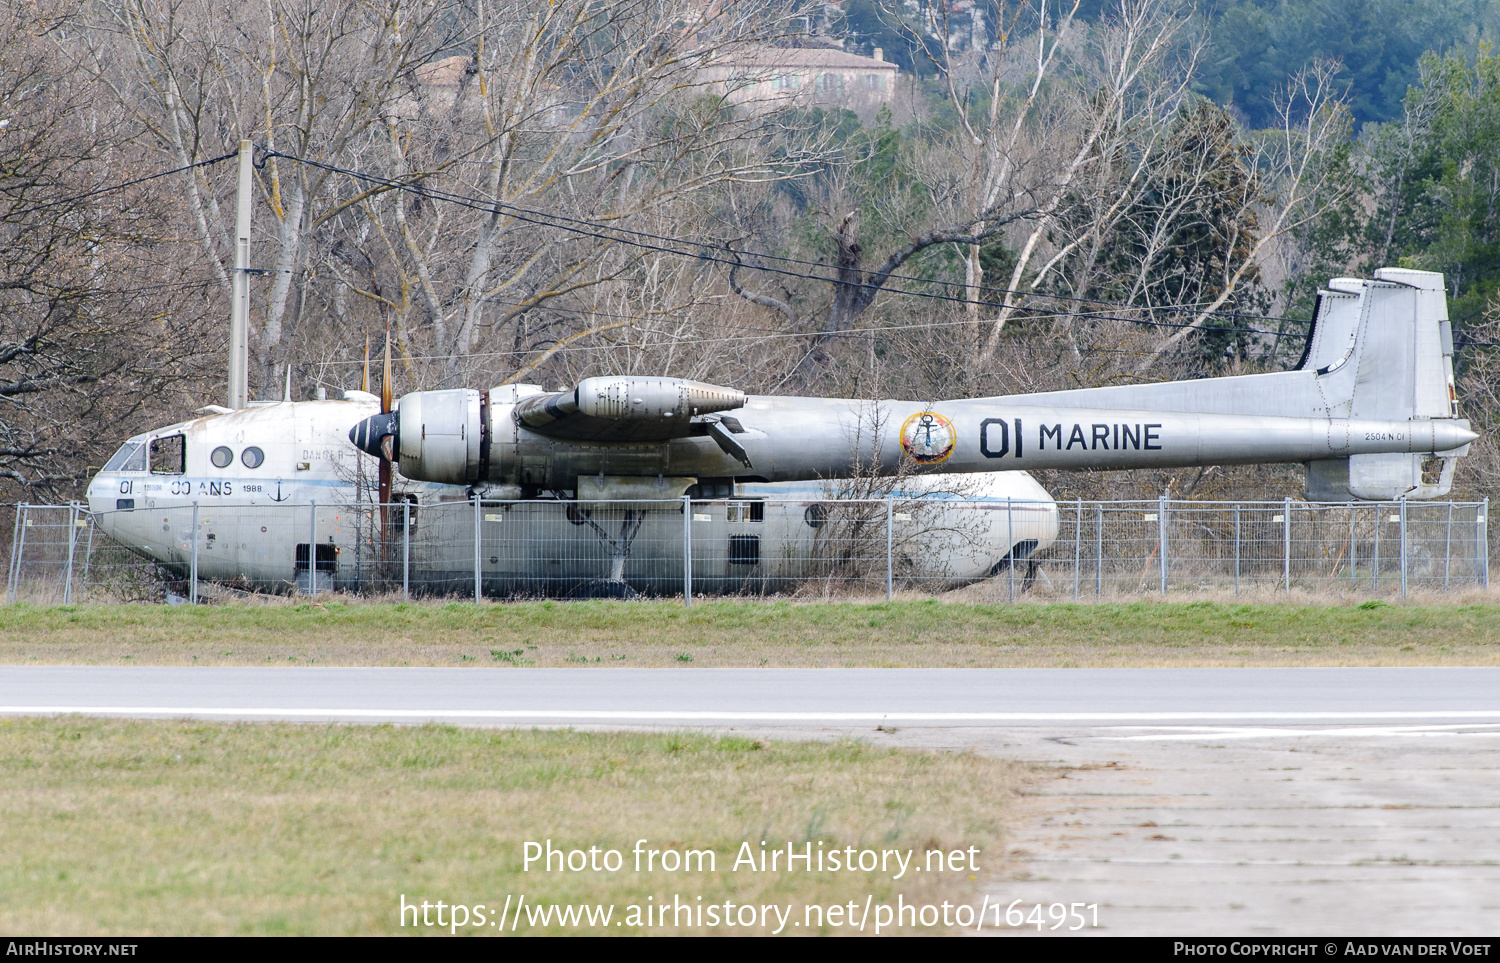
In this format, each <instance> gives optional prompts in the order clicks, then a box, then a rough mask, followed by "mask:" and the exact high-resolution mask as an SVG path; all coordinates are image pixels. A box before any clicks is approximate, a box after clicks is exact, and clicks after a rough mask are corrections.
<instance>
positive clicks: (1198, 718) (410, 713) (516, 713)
mask: <svg viewBox="0 0 1500 963" xmlns="http://www.w3.org/2000/svg"><path fill="white" fill-rule="evenodd" d="M0 715H112V716H174V717H175V716H240V717H267V718H289V717H297V718H301V717H306V716H317V717H320V718H321V717H330V718H345V719H499V720H528V719H579V720H590V721H591V720H624V721H632V720H636V721H661V720H666V721H672V722H733V721H744V722H907V723H915V722H946V723H964V722H974V723H978V722H1146V721H1155V722H1209V721H1220V720H1222V721H1231V720H1253V721H1287V722H1294V721H1300V722H1316V721H1324V720H1326V721H1330V722H1353V721H1357V720H1389V721H1397V720H1419V719H1476V720H1478V719H1494V720H1497V721H1500V709H1451V710H1436V711H1388V712H1382V711H1371V712H1347V711H1345V712H1316V711H1311V712H1308V711H1304V712H1297V711H1286V712H818V711H813V710H809V711H805V712H797V711H792V712H758V711H754V710H743V711H734V710H728V711H725V710H713V711H706V710H684V709H659V710H658V709H568V708H565V709H394V708H393V709H371V708H360V709H355V708H329V707H312V706H282V707H275V708H267V707H264V706H259V707H249V706H239V707H226V706H47V705H34V706H0ZM1205 729H1207V730H1208V731H1217V730H1213V729H1212V728H1211V727H1205ZM1225 731H1231V730H1225ZM1232 731H1235V732H1243V731H1249V730H1242V729H1235V730H1232ZM1327 731H1328V730H1308V732H1310V733H1321V732H1327ZM1364 731H1368V730H1363V729H1361V730H1351V732H1356V733H1359V732H1364ZM1286 732H1291V730H1285V729H1274V730H1273V729H1267V730H1265V734H1280V733H1286ZM1202 735H1203V733H1194V734H1190V735H1186V736H1174V738H1201V737H1202ZM1115 738H1120V739H1150V738H1165V736H1163V737H1157V736H1117V737H1115Z"/></svg>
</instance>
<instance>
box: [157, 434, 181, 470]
mask: <svg viewBox="0 0 1500 963" xmlns="http://www.w3.org/2000/svg"><path fill="white" fill-rule="evenodd" d="M186 442H187V439H186V438H184V437H183V436H182V435H167V436H165V437H163V438H153V439H151V474H153V475H181V474H182V473H183V472H185V471H187V444H186Z"/></svg>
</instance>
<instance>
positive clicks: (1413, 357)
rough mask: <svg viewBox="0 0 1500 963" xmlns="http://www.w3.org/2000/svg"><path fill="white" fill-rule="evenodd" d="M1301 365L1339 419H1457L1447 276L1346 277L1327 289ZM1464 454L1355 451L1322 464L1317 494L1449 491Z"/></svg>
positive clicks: (1310, 484)
mask: <svg viewBox="0 0 1500 963" xmlns="http://www.w3.org/2000/svg"><path fill="white" fill-rule="evenodd" d="M1299 368H1300V369H1301V370H1304V371H1309V370H1310V371H1312V372H1313V373H1314V375H1315V376H1316V383H1317V387H1318V391H1319V394H1320V395H1321V397H1322V401H1323V405H1324V407H1325V409H1326V410H1327V412H1328V414H1329V416H1330V417H1333V418H1356V419H1369V420H1376V421H1400V422H1410V421H1424V420H1430V419H1434V418H1456V417H1457V416H1458V401H1457V395H1456V394H1455V392H1454V388H1453V333H1452V328H1451V327H1450V325H1449V323H1448V305H1447V299H1446V297H1445V295H1444V291H1443V276H1442V275H1441V274H1438V273H1434V272H1431V271H1410V270H1406V269H1404V268H1382V269H1380V270H1379V271H1376V272H1375V278H1374V280H1370V281H1360V280H1354V279H1350V278H1338V279H1335V280H1333V281H1330V282H1329V285H1328V290H1326V291H1322V292H1319V297H1318V313H1317V316H1316V321H1315V323H1314V325H1313V335H1312V339H1311V341H1310V343H1309V345H1308V350H1307V353H1306V355H1305V356H1304V357H1303V361H1302V364H1301V365H1300V366H1299ZM1458 454H1459V452H1452V453H1446V452H1445V453H1441V454H1440V455H1438V454H1429V455H1423V454H1388V455H1355V456H1353V457H1351V458H1348V459H1337V460H1336V461H1333V462H1313V463H1311V464H1309V465H1308V470H1307V496H1308V498H1310V499H1312V500H1315V501H1332V500H1342V499H1344V498H1348V497H1350V496H1353V497H1355V498H1363V499H1375V500H1384V499H1396V498H1436V497H1439V496H1441V495H1445V494H1447V493H1448V490H1449V488H1450V487H1451V485H1452V481H1453V466H1454V462H1455V460H1456V458H1457V455H1458Z"/></svg>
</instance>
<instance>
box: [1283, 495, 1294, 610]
mask: <svg viewBox="0 0 1500 963" xmlns="http://www.w3.org/2000/svg"><path fill="white" fill-rule="evenodd" d="M1281 581H1282V586H1283V587H1284V588H1285V589H1286V594H1288V595H1291V594H1292V498H1291V496H1290V495H1288V496H1287V497H1286V498H1284V499H1282V502H1281Z"/></svg>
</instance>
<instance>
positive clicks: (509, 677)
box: [0, 666, 1500, 937]
mask: <svg viewBox="0 0 1500 963" xmlns="http://www.w3.org/2000/svg"><path fill="white" fill-rule="evenodd" d="M61 713H88V714H97V715H111V716H151V717H197V718H203V719H218V720H228V719H245V720H269V719H284V720H307V721H348V722H382V721H388V722H397V723H419V722H425V721H434V722H444V723H454V724H461V725H481V726H482V725H502V726H503V725H524V726H530V725H566V726H577V727H580V728H637V727H640V728H673V729H680V728H705V729H712V730H718V731H724V730H733V731H735V732H738V733H742V734H761V735H766V736H772V737H780V738H821V739H826V738H837V737H854V738H860V739H866V740H869V741H872V742H875V743H877V744H884V745H898V746H906V747H920V748H929V749H943V750H952V751H974V752H980V753H990V754H994V755H999V756H1006V757H1010V758H1018V759H1026V760H1032V761H1035V762H1038V763H1043V764H1045V765H1046V766H1047V767H1048V769H1047V770H1046V772H1048V773H1050V776H1048V777H1043V778H1041V780H1040V781H1039V783H1038V785H1037V786H1036V787H1035V788H1034V790H1033V791H1032V792H1031V793H1030V794H1029V795H1028V796H1027V797H1025V798H1023V799H1021V800H1019V801H1017V802H1016V804H1017V805H1020V806H1021V807H1023V811H1022V818H1021V819H1020V821H1019V825H1018V827H1017V830H1016V832H1015V834H1014V835H1013V837H1012V838H1011V840H1010V843H1009V845H1008V847H1007V850H1006V852H1004V853H1002V854H989V855H990V856H997V857H998V858H996V859H995V860H994V861H989V860H988V859H987V862H986V866H985V869H986V872H987V873H988V874H989V876H990V878H989V881H988V883H987V885H986V893H987V895H988V897H989V898H990V899H991V901H992V902H993V901H998V902H1000V903H1001V904H1003V905H1010V904H1011V902H1012V901H1015V900H1019V901H1021V902H1022V903H1025V904H1038V903H1039V904H1051V903H1053V902H1063V903H1072V902H1084V903H1090V904H1097V905H1098V920H1099V928H1098V929H1094V928H1092V927H1090V928H1088V929H1086V930H1084V931H1082V933H1081V934H1080V935H1087V934H1092V933H1100V934H1115V935H1124V934H1136V935H1156V936H1172V937H1178V936H1189V935H1219V936H1254V935H1258V934H1267V935H1296V936H1336V937H1345V936H1381V935H1387V936H1396V935H1421V936H1459V935H1476V936H1478V935H1489V934H1492V933H1493V929H1494V922H1493V921H1494V920H1495V919H1496V918H1497V917H1500V860H1497V858H1496V857H1495V855H1494V854H1496V853H1500V668H1451V669H1450V668H1368V669H1343V668H1327V669H693V668H683V669H624V668H611V667H599V668H576V669H526V668H505V669H495V668H483V669H481V668H470V669H405V668H316V667H286V668H178V667H155V666H135V667H121V666H59V667H55V666H0V716H6V715H21V714H27V715H30V714H61ZM1058 935H1061V934H1058Z"/></svg>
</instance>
